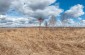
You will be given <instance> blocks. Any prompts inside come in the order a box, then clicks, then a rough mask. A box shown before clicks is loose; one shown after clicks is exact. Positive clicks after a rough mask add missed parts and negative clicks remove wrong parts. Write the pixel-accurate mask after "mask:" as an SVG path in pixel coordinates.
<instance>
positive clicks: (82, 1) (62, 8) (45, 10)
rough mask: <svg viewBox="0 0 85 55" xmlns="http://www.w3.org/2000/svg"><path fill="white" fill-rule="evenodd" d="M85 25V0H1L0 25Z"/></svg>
mask: <svg viewBox="0 0 85 55" xmlns="http://www.w3.org/2000/svg"><path fill="white" fill-rule="evenodd" d="M39 18H42V20H43V21H42V24H41V26H46V23H47V24H48V26H51V27H69V26H71V27H85V0H18V1H17V0H8V1H7V0H0V27H33V26H39V23H40V22H39Z"/></svg>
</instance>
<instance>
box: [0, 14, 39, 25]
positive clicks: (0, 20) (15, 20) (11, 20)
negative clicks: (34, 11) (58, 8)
mask: <svg viewBox="0 0 85 55" xmlns="http://www.w3.org/2000/svg"><path fill="white" fill-rule="evenodd" d="M34 20H36V19H35V18H32V19H29V18H26V17H10V16H6V15H0V27H30V26H38V22H37V21H36V22H34Z"/></svg>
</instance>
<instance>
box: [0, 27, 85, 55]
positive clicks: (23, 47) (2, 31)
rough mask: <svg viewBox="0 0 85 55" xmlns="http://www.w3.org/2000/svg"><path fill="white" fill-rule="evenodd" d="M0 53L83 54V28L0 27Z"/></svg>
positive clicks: (12, 54)
mask: <svg viewBox="0 0 85 55" xmlns="http://www.w3.org/2000/svg"><path fill="white" fill-rule="evenodd" d="M0 55H85V28H54V29H52V28H40V29H39V28H0Z"/></svg>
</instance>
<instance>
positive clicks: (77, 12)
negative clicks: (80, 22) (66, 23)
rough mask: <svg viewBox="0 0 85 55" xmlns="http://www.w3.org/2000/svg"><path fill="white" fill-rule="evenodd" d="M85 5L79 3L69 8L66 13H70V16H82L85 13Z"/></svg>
mask: <svg viewBox="0 0 85 55" xmlns="http://www.w3.org/2000/svg"><path fill="white" fill-rule="evenodd" d="M83 8H84V6H83V5H80V4H77V5H75V6H73V7H71V8H70V10H67V11H66V12H65V13H66V14H69V15H70V16H72V17H74V18H76V17H80V16H82V15H84V11H83Z"/></svg>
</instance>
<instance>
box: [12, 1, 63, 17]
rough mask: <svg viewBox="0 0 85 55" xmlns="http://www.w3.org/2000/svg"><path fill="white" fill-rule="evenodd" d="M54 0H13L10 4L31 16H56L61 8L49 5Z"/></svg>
mask: <svg viewBox="0 0 85 55" xmlns="http://www.w3.org/2000/svg"><path fill="white" fill-rule="evenodd" d="M55 1H56V0H18V1H17V0H15V1H14V2H13V3H12V4H13V5H12V7H13V8H16V9H17V10H18V11H19V12H21V13H23V14H25V15H27V16H29V17H33V18H39V17H41V18H44V19H45V18H48V17H49V16H50V15H55V16H58V15H59V14H60V13H61V12H62V11H63V10H62V9H60V8H59V7H58V6H49V5H51V4H52V3H54V2H55Z"/></svg>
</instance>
